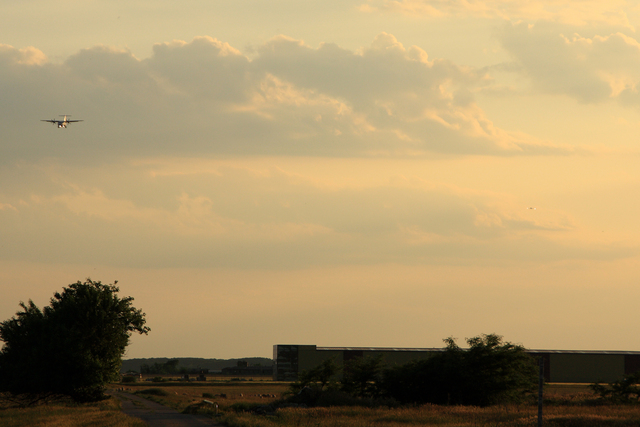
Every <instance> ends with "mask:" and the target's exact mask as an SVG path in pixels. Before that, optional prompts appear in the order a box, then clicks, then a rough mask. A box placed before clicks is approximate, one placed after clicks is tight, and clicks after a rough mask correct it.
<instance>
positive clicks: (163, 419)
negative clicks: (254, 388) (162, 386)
mask: <svg viewBox="0 0 640 427" xmlns="http://www.w3.org/2000/svg"><path fill="white" fill-rule="evenodd" d="M109 394H110V395H112V396H114V397H117V398H118V399H120V401H121V402H122V412H124V413H125V414H127V415H129V416H132V417H136V418H140V419H141V420H143V421H144V422H146V423H147V424H149V427H202V426H220V424H217V423H216V422H214V421H213V420H212V419H210V418H206V417H204V416H198V415H189V414H181V413H180V412H178V411H176V410H175V409H171V408H167V407H166V406H162V405H160V404H158V403H156V402H152V401H151V400H147V399H144V398H142V397H140V396H136V395H135V394H131V393H127V392H123V391H115V390H112V391H110V392H109Z"/></svg>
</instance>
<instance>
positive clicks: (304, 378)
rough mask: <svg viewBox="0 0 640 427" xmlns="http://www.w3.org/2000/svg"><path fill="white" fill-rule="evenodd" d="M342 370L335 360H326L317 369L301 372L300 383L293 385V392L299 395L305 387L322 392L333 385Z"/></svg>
mask: <svg viewBox="0 0 640 427" xmlns="http://www.w3.org/2000/svg"><path fill="white" fill-rule="evenodd" d="M341 369H342V368H341V367H340V366H338V365H337V364H336V361H335V359H334V358H331V359H325V360H323V361H322V363H320V364H319V365H318V366H316V367H315V368H312V369H309V370H305V371H302V372H300V374H299V375H298V381H296V382H295V383H293V384H291V391H292V392H294V393H297V392H299V391H300V390H302V389H303V388H305V387H317V388H318V390H319V391H322V390H323V389H324V388H325V386H327V385H330V384H331V381H332V380H334V379H335V377H336V375H338V373H339V372H340V370H341Z"/></svg>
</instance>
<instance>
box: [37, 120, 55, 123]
mask: <svg viewBox="0 0 640 427" xmlns="http://www.w3.org/2000/svg"><path fill="white" fill-rule="evenodd" d="M40 121H41V122H49V123H58V120H40Z"/></svg>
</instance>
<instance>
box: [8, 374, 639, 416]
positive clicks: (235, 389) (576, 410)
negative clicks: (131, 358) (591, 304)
mask: <svg viewBox="0 0 640 427" xmlns="http://www.w3.org/2000/svg"><path fill="white" fill-rule="evenodd" d="M113 387H114V388H115V387H125V388H126V389H128V390H127V391H129V392H131V393H138V394H139V395H142V396H144V397H148V398H151V399H153V400H155V401H157V402H159V403H162V404H164V405H166V406H169V407H172V408H175V409H177V410H180V411H185V410H186V411H188V412H189V411H190V412H198V413H207V414H209V415H211V416H214V414H215V409H214V408H215V406H213V405H211V404H205V403H202V402H203V400H207V401H209V402H212V403H217V404H218V417H217V420H218V421H219V422H220V423H222V424H224V425H227V426H229V427H289V426H296V427H312V426H313V427H316V426H322V427H364V426H371V425H376V426H377V425H380V426H384V427H407V426H436V425H437V426H451V427H466V426H469V427H471V426H474V427H479V426H505V427H506V426H536V425H537V406H536V405H534V404H531V405H517V406H516V405H509V406H494V407H490V408H476V407H463V406H435V405H423V406H419V407H408V408H360V407H334V408H308V409H306V408H304V409H303V408H284V409H279V410H277V411H275V412H274V413H270V414H267V415H256V414H254V413H252V412H250V411H249V409H250V408H251V407H252V406H255V405H266V404H268V403H270V402H273V401H275V400H277V399H279V398H281V397H282V395H283V393H285V392H286V391H287V389H288V384H287V383H277V382H272V381H247V382H237V381H224V382H213V381H208V382H206V383H180V382H169V383H150V382H140V383H133V384H122V385H113ZM27 425H28V426H47V427H48V426H53V427H58V426H59V427H66V426H98V427H103V426H104V427H107V426H113V427H116V426H123V427H129V426H132V427H133V426H136V427H138V426H143V425H144V424H143V423H141V422H139V421H137V420H135V419H132V418H129V417H126V416H125V415H123V414H122V413H120V412H119V405H118V402H117V401H114V400H108V401H105V402H100V403H98V404H90V405H72V404H68V405H62V404H57V405H43V406H38V407H35V408H29V409H7V408H5V409H0V426H3V427H4V426H9V427H13V426H27ZM544 425H545V426H562V427H573V426H576V427H578V426H579V427H583V426H584V427H596V426H604V427H625V426H640V406H638V405H636V406H630V405H629V406H625V405H597V404H596V403H595V399H594V396H593V395H592V394H591V392H590V391H589V389H588V387H586V386H584V385H570V384H563V385H549V386H547V388H546V389H545V407H544Z"/></svg>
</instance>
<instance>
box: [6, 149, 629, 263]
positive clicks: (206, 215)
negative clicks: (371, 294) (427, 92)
mask: <svg viewBox="0 0 640 427" xmlns="http://www.w3.org/2000/svg"><path fill="white" fill-rule="evenodd" d="M163 163H164V161H160V162H151V163H149V164H147V165H146V166H144V167H142V168H140V169H138V171H137V172H134V171H130V172H129V174H128V175H127V177H126V181H127V182H128V187H122V186H121V185H120V183H119V182H118V181H119V180H120V179H122V178H119V175H120V173H121V172H120V171H118V170H111V169H112V168H102V169H101V168H92V169H91V171H92V176H93V177H92V180H86V179H84V176H85V173H84V172H83V170H82V169H78V170H74V171H72V172H70V171H69V169H68V168H65V169H61V170H58V171H52V169H49V170H48V171H44V172H43V169H40V168H25V169H26V170H25V172H28V173H29V174H31V175H34V176H36V177H37V178H38V180H39V181H48V182H49V185H51V186H53V188H54V191H50V190H49V191H47V192H44V191H43V190H38V189H36V188H32V187H31V186H27V187H26V188H25V187H24V186H20V185H18V186H17V187H16V188H13V189H12V192H5V193H3V194H0V200H2V206H3V207H4V206H11V207H12V208H7V209H5V208H3V209H0V238H2V240H3V242H5V244H4V245H3V246H2V248H0V258H2V259H15V260H23V261H39V262H62V261H64V262H66V263H79V264H94V263H99V264H107V265H112V266H125V267H154V268H156V267H157V268H160V267H194V268H203V267H233V268H241V269H253V268H267V269H287V268H303V267H308V266H328V265H347V264H367V265H372V264H380V263H388V262H393V263H399V264H442V263H445V264H447V263H453V264H456V263H460V262H482V260H486V261H489V260H491V261H505V260H518V261H525V262H530V261H532V260H537V261H540V262H552V261H553V262H556V261H559V260H566V259H585V258H587V259H591V258H593V257H598V256H599V257H602V258H607V257H609V258H620V257H625V256H629V255H630V254H632V253H634V252H633V251H634V250H633V248H631V247H628V246H620V245H615V244H611V245H608V244H602V243H594V242H590V243H589V244H587V245H585V242H584V240H583V239H581V238H580V237H578V235H576V233H574V231H575V230H576V228H577V224H576V221H575V220H573V219H572V218H571V217H570V216H569V215H567V214H565V213H563V212H561V211H558V212H549V213H547V214H546V216H542V215H540V216H532V215H530V212H529V211H527V210H525V209H523V208H522V206H520V205H519V204H518V203H517V202H515V201H514V200H513V199H512V197H510V196H507V195H505V194H501V193H492V192H486V191H484V192H479V191H473V190H469V189H464V188H458V187H455V186H450V185H442V184H437V183H434V182H429V181H424V180H421V179H416V178H411V177H401V176H400V177H397V178H396V179H393V180H391V181H390V182H389V183H387V184H377V185H370V186H366V187H364V188H360V187H351V186H338V187H336V186H330V185H326V184H325V183H324V182H322V181H320V182H317V181H316V180H315V179H311V178H310V177H307V176H302V175H299V174H294V173H291V172H287V171H285V170H282V169H278V168H272V167H267V168H260V169H254V168H251V167H247V166H231V165H228V164H224V163H217V164H216V163H213V164H211V165H209V166H208V168H207V169H208V170H206V171H203V170H200V171H198V169H199V167H198V164H200V163H199V162H198V161H197V160H194V161H185V162H184V165H183V166H184V167H179V168H178V170H175V171H174V172H171V173H167V172H169V171H167V170H166V169H165V168H164V166H162V165H163ZM170 164H171V165H173V166H172V167H175V164H173V163H170ZM191 165H193V166H195V167H194V168H191V167H190V166H191ZM190 170H191V173H185V172H189V171H190ZM142 193H144V194H145V196H144V197H140V196H139V194H142ZM585 246H588V247H590V249H589V250H585V249H583V248H584V247H585Z"/></svg>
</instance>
